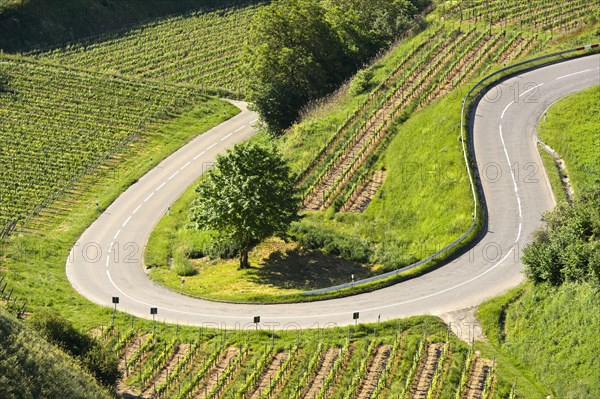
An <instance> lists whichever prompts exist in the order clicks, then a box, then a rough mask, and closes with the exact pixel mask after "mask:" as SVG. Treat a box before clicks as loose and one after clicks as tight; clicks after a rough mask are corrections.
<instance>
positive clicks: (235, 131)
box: [234, 125, 246, 133]
mask: <svg viewBox="0 0 600 399" xmlns="http://www.w3.org/2000/svg"><path fill="white" fill-rule="evenodd" d="M245 127H246V125H244V126H242V127H240V128H239V129H238V130H234V133H237V132H239V131H240V130H242V129H243V128H245Z"/></svg>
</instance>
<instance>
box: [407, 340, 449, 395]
mask: <svg viewBox="0 0 600 399" xmlns="http://www.w3.org/2000/svg"><path fill="white" fill-rule="evenodd" d="M443 347H444V344H442V343H433V344H428V345H427V349H426V351H425V356H423V357H422V358H421V361H420V362H419V366H418V368H417V372H416V374H415V380H414V381H413V385H412V389H411V393H412V395H411V398H413V399H426V398H427V392H429V387H430V386H431V382H432V380H433V376H434V374H435V371H436V369H437V368H438V363H439V359H440V357H441V356H442V350H443Z"/></svg>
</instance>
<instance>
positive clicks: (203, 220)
mask: <svg viewBox="0 0 600 399" xmlns="http://www.w3.org/2000/svg"><path fill="white" fill-rule="evenodd" d="M292 182H293V179H292V178H291V176H290V169H289V166H288V165H287V164H286V163H285V161H284V160H283V158H282V157H281V155H280V154H279V152H278V151H277V150H276V149H275V148H274V147H272V146H265V145H259V144H256V143H242V144H238V145H236V146H234V147H233V149H231V150H229V151H227V153H225V154H224V155H219V156H217V162H216V165H215V167H214V168H213V169H211V170H210V171H209V172H208V174H207V176H206V177H205V178H204V179H203V180H202V181H201V183H200V184H199V185H198V188H197V189H196V192H197V194H198V198H197V199H196V200H195V201H194V202H193V203H192V207H191V209H190V219H191V221H192V222H193V223H194V224H195V227H196V228H198V229H204V230H216V231H218V232H219V236H220V237H221V239H227V240H233V241H234V242H235V243H236V244H237V246H238V247H239V248H240V250H239V258H240V269H243V268H247V267H249V266H250V265H249V262H248V252H249V250H250V248H251V247H252V245H253V244H254V243H256V242H258V241H260V240H262V239H264V238H267V237H270V236H272V235H284V234H285V233H286V231H287V229H288V227H289V225H290V223H292V222H293V221H295V220H297V219H298V209H299V200H298V198H297V196H296V193H295V190H294V186H293V183H292Z"/></svg>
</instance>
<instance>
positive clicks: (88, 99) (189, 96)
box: [0, 58, 206, 235]
mask: <svg viewBox="0 0 600 399" xmlns="http://www.w3.org/2000/svg"><path fill="white" fill-rule="evenodd" d="M0 76H2V83H1V86H0V115H1V117H0V149H1V151H0V169H1V170H2V173H1V174H0V190H1V191H0V235H1V234H2V233H3V232H6V231H9V230H10V229H11V228H12V227H14V226H15V225H16V224H17V223H20V222H23V221H25V220H27V219H28V218H30V217H32V216H34V215H35V214H36V213H37V212H39V210H40V209H41V208H42V207H43V206H44V205H47V204H48V203H49V202H50V201H52V200H53V199H55V198H56V197H57V196H58V195H60V193H62V192H64V190H66V189H67V188H69V187H71V185H72V183H73V182H74V181H76V180H77V179H80V178H81V177H82V176H84V175H86V174H87V173H88V172H89V171H90V170H91V169H92V168H94V167H95V166H96V165H98V164H100V163H102V162H103V161H104V160H106V159H107V158H109V157H110V156H111V155H112V154H114V153H115V152H116V151H119V150H121V149H123V147H124V146H126V145H128V143H130V142H131V141H132V140H135V139H136V138H138V137H139V136H140V135H142V134H143V133H144V132H145V131H146V130H147V129H146V128H147V127H148V126H151V125H153V124H155V123H157V122H159V121H162V120H165V119H167V118H168V117H169V116H170V115H171V114H172V113H173V112H178V111H179V110H181V109H182V108H184V107H188V106H189V105H191V104H195V103H197V104H200V103H201V102H202V101H204V100H205V99H206V97H205V96H203V95H202V94H201V93H200V92H198V91H197V90H194V89H191V88H183V87H175V86H170V85H161V84H157V83H148V82H138V81H128V80H125V79H121V78H116V77H110V76H106V75H100V74H95V73H88V72H79V71H74V70H71V69H65V68H59V67H48V66H42V65H38V64H35V63H30V62H26V61H18V60H13V59H10V58H0Z"/></svg>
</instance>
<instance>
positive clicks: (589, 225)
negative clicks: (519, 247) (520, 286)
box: [522, 187, 600, 287]
mask: <svg viewBox="0 0 600 399" xmlns="http://www.w3.org/2000/svg"><path fill="white" fill-rule="evenodd" d="M543 220H544V222H545V225H544V226H543V227H542V228H541V229H539V230H538V231H537V232H536V234H535V237H534V240H533V242H531V243H530V244H529V245H528V246H527V247H525V249H524V252H523V257H522V261H523V263H524V264H525V266H526V267H525V273H526V274H527V277H528V278H529V279H530V280H532V281H533V282H534V283H541V282H547V283H550V284H551V285H555V286H558V285H561V284H562V283H564V282H565V281H575V282H578V281H579V282H581V281H588V282H591V283H593V284H596V285H598V286H599V287H600V188H598V187H596V188H593V189H588V190H586V191H582V192H581V194H580V195H579V196H578V198H577V199H576V200H575V201H573V202H572V203H562V204H559V205H558V206H557V207H556V208H555V209H554V210H552V211H550V212H548V213H546V214H545V215H544V217H543Z"/></svg>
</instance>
